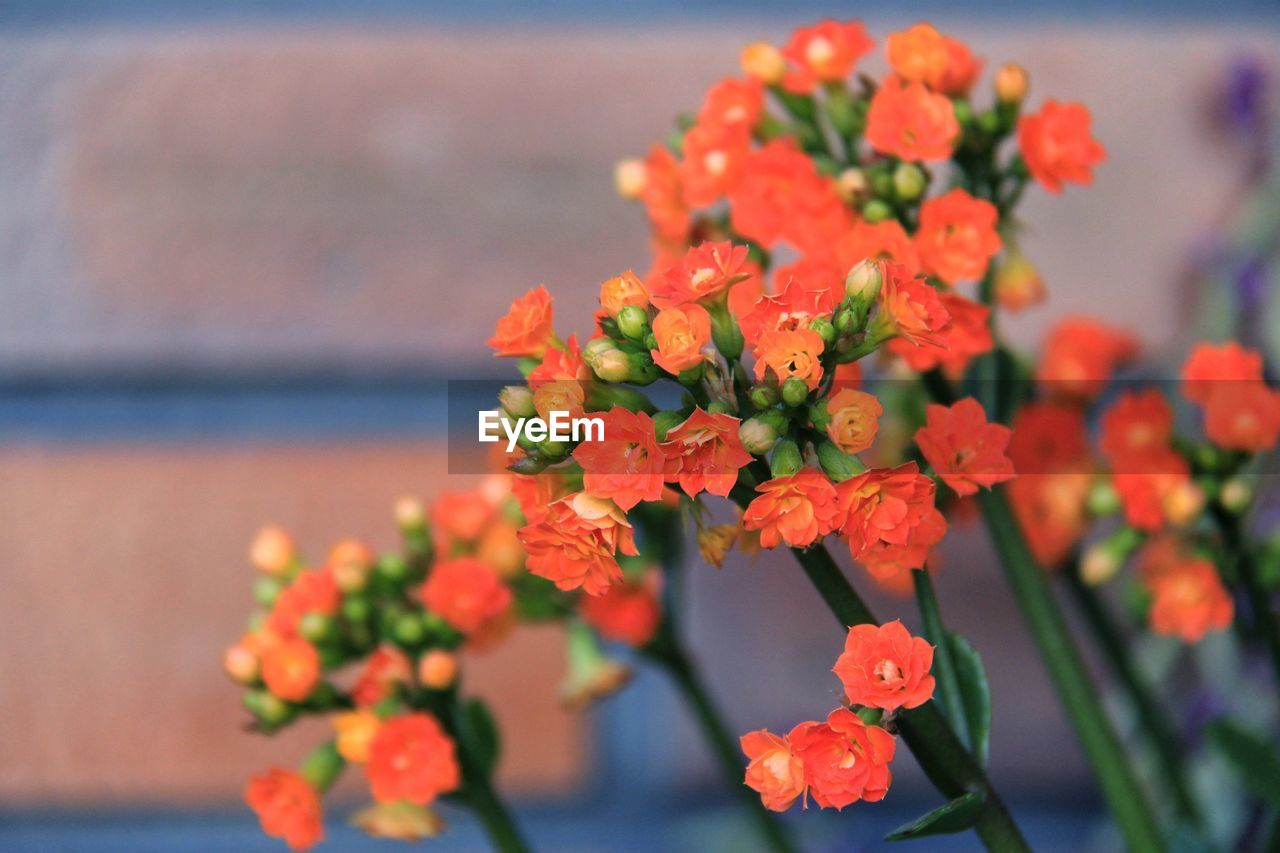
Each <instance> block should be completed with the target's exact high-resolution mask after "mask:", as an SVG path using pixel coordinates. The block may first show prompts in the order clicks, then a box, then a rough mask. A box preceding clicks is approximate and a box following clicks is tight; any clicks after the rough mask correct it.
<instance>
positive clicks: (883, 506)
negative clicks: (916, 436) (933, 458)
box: [836, 462, 947, 576]
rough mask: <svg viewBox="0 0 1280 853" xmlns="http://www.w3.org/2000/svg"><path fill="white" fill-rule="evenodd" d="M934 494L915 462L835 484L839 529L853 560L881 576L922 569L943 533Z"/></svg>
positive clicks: (878, 470) (934, 487)
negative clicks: (847, 544) (930, 551)
mask: <svg viewBox="0 0 1280 853" xmlns="http://www.w3.org/2000/svg"><path fill="white" fill-rule="evenodd" d="M936 490H937V486H936V485H935V484H934V482H933V480H932V478H930V477H926V476H924V475H923V474H921V473H920V468H919V466H917V465H916V463H914V462H908V463H906V464H905V465H900V466H898V467H897V468H879V469H875V468H873V469H871V470H869V471H865V472H863V473H861V474H858V475H856V476H854V477H852V478H850V479H848V480H845V481H844V482H843V483H840V484H838V485H837V486H836V492H837V495H838V499H839V519H840V523H839V529H840V532H841V535H842V536H844V538H845V539H846V540H847V541H848V543H849V553H850V555H851V556H852V557H853V559H854V561H855V562H858V563H862V564H863V565H864V566H866V568H867V569H868V571H870V572H872V574H880V575H884V576H888V575H895V574H898V573H899V572H901V571H903V570H906V569H918V568H921V567H923V566H924V561H925V558H926V557H927V556H928V555H929V549H931V548H932V547H933V546H934V545H936V544H938V542H939V541H941V539H942V537H943V535H944V534H945V533H946V530H947V523H946V521H945V520H944V519H943V517H942V513H940V512H939V511H938V509H937V507H935V506H934V495H935V493H936Z"/></svg>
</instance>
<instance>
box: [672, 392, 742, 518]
mask: <svg viewBox="0 0 1280 853" xmlns="http://www.w3.org/2000/svg"><path fill="white" fill-rule="evenodd" d="M740 425H741V421H739V420H738V419H737V418H735V417H733V416H732V415H726V414H721V413H716V414H714V415H713V414H708V413H707V412H705V411H703V410H702V409H701V408H696V409H694V410H693V414H691V415H690V416H689V417H688V418H687V419H685V421H684V422H683V423H681V424H678V425H676V426H674V427H672V428H671V429H670V430H668V431H667V440H666V441H664V442H663V443H662V452H663V453H664V454H665V455H666V480H667V482H668V483H679V484H680V488H681V489H683V490H684V493H685V494H686V495H688V496H689V497H691V498H692V497H697V495H698V494H699V493H700V492H702V491H703V490H706V491H707V492H709V493H711V494H713V495H720V496H721V497H724V496H726V495H728V494H729V491H730V490H731V489H732V488H733V486H734V484H735V483H737V482H738V469H740V468H741V467H742V466H743V465H746V464H747V463H748V462H750V461H751V454H750V453H748V452H747V451H746V450H744V449H743V447H742V440H741V439H740V438H738V427H739V426H740Z"/></svg>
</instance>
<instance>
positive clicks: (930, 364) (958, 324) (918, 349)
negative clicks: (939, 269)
mask: <svg viewBox="0 0 1280 853" xmlns="http://www.w3.org/2000/svg"><path fill="white" fill-rule="evenodd" d="M938 301H939V302H940V303H941V304H942V308H943V309H944V310H945V311H946V312H947V313H948V314H949V315H950V316H951V324H950V325H949V326H947V327H946V329H945V330H944V331H943V332H942V334H941V336H940V337H939V338H938V345H937V346H917V345H916V344H914V343H912V342H911V341H910V340H909V339H907V338H894V339H893V340H891V341H889V343H888V344H886V345H885V348H886V349H887V350H888V351H889V352H890V353H892V354H893V355H896V356H898V357H899V358H901V359H902V360H903V361H904V362H905V363H906V365H907V366H908V367H910V368H911V369H912V370H914V371H916V372H917V373H924V372H925V371H928V370H933V369H934V368H941V369H942V370H943V371H944V372H945V373H946V374H947V375H948V376H951V377H959V376H961V375H963V373H964V371H965V369H966V368H967V367H968V366H969V364H970V363H971V362H972V361H973V359H975V358H977V357H978V356H980V355H985V354H987V353H989V352H991V350H992V349H994V348H995V340H994V339H993V338H992V335H991V324H990V322H989V319H990V316H991V309H990V308H988V307H987V306H986V305H983V304H982V303H980V302H975V301H973V300H972V299H966V298H965V297H963V296H961V295H960V294H958V293H955V292H952V291H948V292H946V293H940V294H939V295H938Z"/></svg>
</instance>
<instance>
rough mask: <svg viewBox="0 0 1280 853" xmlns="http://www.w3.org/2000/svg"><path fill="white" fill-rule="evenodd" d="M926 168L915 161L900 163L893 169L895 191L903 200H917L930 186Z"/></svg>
mask: <svg viewBox="0 0 1280 853" xmlns="http://www.w3.org/2000/svg"><path fill="white" fill-rule="evenodd" d="M928 183H929V181H928V179H927V178H925V174H924V170H923V169H921V168H920V167H919V166H917V165H916V164H914V163H899V164H898V168H896V169H894V170H893V192H894V195H896V196H897V197H898V198H900V199H901V200H903V201H915V200H916V199H918V198H920V196H921V195H923V194H924V189H925V187H926V186H928Z"/></svg>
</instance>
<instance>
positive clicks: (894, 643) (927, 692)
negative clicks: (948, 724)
mask: <svg viewBox="0 0 1280 853" xmlns="http://www.w3.org/2000/svg"><path fill="white" fill-rule="evenodd" d="M932 666H933V646H931V645H929V643H928V641H926V640H924V639H923V638H921V637H913V636H911V634H910V633H909V632H908V631H907V629H906V628H905V627H903V625H902V623H901V622H900V621H898V620H896V619H895V620H894V621H892V622H886V623H885V624H883V625H854V626H853V627H852V628H850V629H849V635H848V636H847V637H846V638H845V641H844V652H843V654H841V655H840V657H839V658H837V659H836V665H835V668H833V669H832V670H831V671H832V672H834V673H835V674H836V677H837V678H839V679H840V683H841V684H843V685H844V693H845V696H847V697H848V699H849V702H850V703H852V704H854V705H866V706H867V707H868V708H881V709H883V710H885V711H895V710H897V709H898V708H918V707H920V706H921V705H923V704H924V703H925V702H928V701H929V700H930V699H932V698H933V676H932V675H930V674H929V669H930V667H932Z"/></svg>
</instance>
